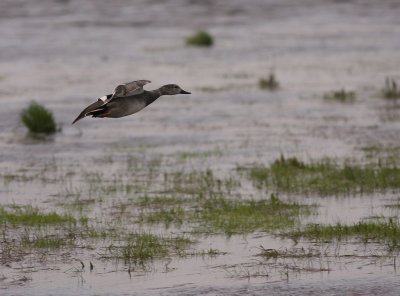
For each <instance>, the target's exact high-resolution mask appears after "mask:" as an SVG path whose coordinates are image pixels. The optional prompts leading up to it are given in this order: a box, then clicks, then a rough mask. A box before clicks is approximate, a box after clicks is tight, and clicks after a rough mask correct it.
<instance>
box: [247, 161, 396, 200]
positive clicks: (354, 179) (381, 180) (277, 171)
mask: <svg viewBox="0 0 400 296" xmlns="http://www.w3.org/2000/svg"><path fill="white" fill-rule="evenodd" d="M248 175H249V177H250V178H251V179H252V180H253V181H254V182H255V184H256V185H258V186H260V187H262V186H267V187H268V186H271V187H274V188H276V189H277V190H279V191H283V192H293V193H300V194H309V193H317V194H320V195H324V196H326V195H337V194H351V193H370V192H374V191H375V190H385V189H387V188H392V189H397V188H400V168H398V167H397V166H396V165H395V164H392V163H386V162H385V161H381V162H378V163H377V164H370V165H357V164H350V163H345V164H344V165H338V164H337V163H335V162H334V161H333V160H329V159H324V160H321V161H318V162H312V163H304V162H302V161H300V160H298V159H297V158H295V157H291V158H285V157H284V156H283V155H282V156H281V157H280V158H279V159H277V160H275V161H274V162H273V163H272V164H271V165H270V166H260V165H258V166H254V167H251V168H250V169H249V170H248Z"/></svg>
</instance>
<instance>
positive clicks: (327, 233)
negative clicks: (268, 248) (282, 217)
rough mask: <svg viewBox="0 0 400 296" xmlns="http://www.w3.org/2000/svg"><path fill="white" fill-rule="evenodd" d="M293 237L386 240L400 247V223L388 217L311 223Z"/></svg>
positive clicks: (394, 246) (393, 246)
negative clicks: (349, 223)
mask: <svg viewBox="0 0 400 296" xmlns="http://www.w3.org/2000/svg"><path fill="white" fill-rule="evenodd" d="M289 236H290V237H292V238H293V239H296V240H297V239H299V238H308V239H315V240H324V241H326V240H328V241H329V240H337V241H341V240H347V239H349V238H356V239H360V240H362V241H363V242H364V243H366V242H369V241H378V242H384V243H386V244H387V245H388V246H390V247H391V248H395V249H399V248H400V224H399V221H398V220H395V219H393V218H388V219H384V220H375V221H360V222H358V223H356V224H353V225H343V224H340V223H337V224H335V225H320V224H310V225H307V226H306V227H305V228H304V229H300V230H297V231H294V232H293V233H291V234H290V235H289Z"/></svg>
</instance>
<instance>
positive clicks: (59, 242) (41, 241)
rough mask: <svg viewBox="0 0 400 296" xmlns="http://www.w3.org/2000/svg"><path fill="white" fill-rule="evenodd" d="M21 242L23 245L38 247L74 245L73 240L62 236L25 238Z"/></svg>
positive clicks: (49, 247)
mask: <svg viewBox="0 0 400 296" xmlns="http://www.w3.org/2000/svg"><path fill="white" fill-rule="evenodd" d="M21 243H22V246H23V247H26V248H38V249H59V248H62V247H66V246H69V247H71V246H73V242H72V240H70V239H66V238H62V237H35V238H23V239H22V241H21Z"/></svg>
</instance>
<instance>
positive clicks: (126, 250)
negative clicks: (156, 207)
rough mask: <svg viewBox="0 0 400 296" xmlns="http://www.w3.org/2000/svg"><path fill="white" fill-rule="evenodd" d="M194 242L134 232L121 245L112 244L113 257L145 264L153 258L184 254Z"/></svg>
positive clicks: (181, 238) (179, 237) (182, 238)
mask: <svg viewBox="0 0 400 296" xmlns="http://www.w3.org/2000/svg"><path fill="white" fill-rule="evenodd" d="M191 243H192V241H190V240H189V239H187V238H184V237H181V236H178V237H171V238H168V237H162V236H157V235H154V234H151V233H133V234H130V235H129V236H128V238H127V239H126V242H125V243H124V245H122V246H121V247H115V246H112V247H110V248H109V250H110V251H111V253H112V257H116V258H118V259H123V260H125V262H129V263H133V264H140V265H141V264H145V263H146V262H147V261H150V260H153V259H162V258H166V257H169V256H170V255H173V254H178V255H182V254H183V253H184V251H185V249H186V248H187V247H188V246H189V245H190V244H191Z"/></svg>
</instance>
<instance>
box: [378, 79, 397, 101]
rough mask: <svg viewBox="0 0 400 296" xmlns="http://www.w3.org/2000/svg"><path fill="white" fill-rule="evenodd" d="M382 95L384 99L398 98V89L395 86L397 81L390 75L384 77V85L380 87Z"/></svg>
mask: <svg viewBox="0 0 400 296" xmlns="http://www.w3.org/2000/svg"><path fill="white" fill-rule="evenodd" d="M382 96H383V97H384V98H385V99H394V100H396V99H399V98H400V90H399V89H398V88H397V82H396V81H395V80H394V79H393V78H390V77H386V79H385V87H384V88H383V89H382Z"/></svg>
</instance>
